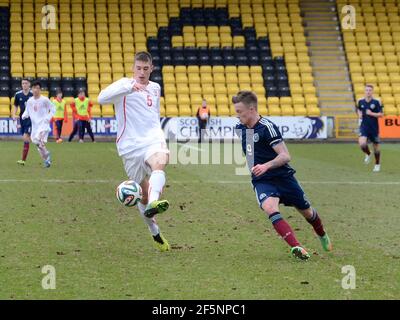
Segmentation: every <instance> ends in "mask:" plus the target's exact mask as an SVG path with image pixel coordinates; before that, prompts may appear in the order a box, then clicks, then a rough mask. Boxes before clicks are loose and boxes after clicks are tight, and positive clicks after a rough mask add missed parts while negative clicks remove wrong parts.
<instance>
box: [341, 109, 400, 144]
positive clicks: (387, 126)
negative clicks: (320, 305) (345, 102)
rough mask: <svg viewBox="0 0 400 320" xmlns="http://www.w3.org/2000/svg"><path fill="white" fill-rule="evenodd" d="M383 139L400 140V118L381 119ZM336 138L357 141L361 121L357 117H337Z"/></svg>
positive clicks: (380, 129)
mask: <svg viewBox="0 0 400 320" xmlns="http://www.w3.org/2000/svg"><path fill="white" fill-rule="evenodd" d="M378 121H379V135H380V137H381V138H383V139H385V138H389V139H400V117H398V116H385V117H382V118H379V120H378ZM334 126H335V136H336V138H339V139H356V138H357V137H358V134H359V126H360V120H359V118H358V117H357V116H356V115H351V116H349V115H346V116H344V115H343V116H342V115H340V116H336V117H335V124H334Z"/></svg>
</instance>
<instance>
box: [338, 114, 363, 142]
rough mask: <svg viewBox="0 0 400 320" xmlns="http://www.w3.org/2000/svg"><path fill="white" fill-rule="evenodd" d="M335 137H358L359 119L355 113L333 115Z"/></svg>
mask: <svg viewBox="0 0 400 320" xmlns="http://www.w3.org/2000/svg"><path fill="white" fill-rule="evenodd" d="M334 126H335V137H336V138H338V139H355V138H357V137H358V127H359V119H358V117H357V115H339V116H335V124H334Z"/></svg>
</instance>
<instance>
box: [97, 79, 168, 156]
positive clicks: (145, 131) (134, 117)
mask: <svg viewBox="0 0 400 320" xmlns="http://www.w3.org/2000/svg"><path fill="white" fill-rule="evenodd" d="M134 84H135V80H134V79H133V78H122V79H120V80H118V81H116V82H114V83H112V84H111V85H109V86H108V87H107V88H105V89H104V90H102V91H101V92H100V94H99V96H98V102H99V103H100V104H107V103H113V104H114V108H115V115H116V118H117V123H118V132H117V141H116V142H117V149H118V154H119V155H120V156H122V155H124V154H126V153H129V152H132V151H134V150H137V149H140V148H143V147H146V146H148V145H151V144H153V143H159V142H165V137H164V132H163V131H162V129H161V124H160V94H161V87H160V85H159V84H158V83H156V82H153V81H149V84H148V85H147V87H146V88H145V89H144V90H142V91H133V85H134Z"/></svg>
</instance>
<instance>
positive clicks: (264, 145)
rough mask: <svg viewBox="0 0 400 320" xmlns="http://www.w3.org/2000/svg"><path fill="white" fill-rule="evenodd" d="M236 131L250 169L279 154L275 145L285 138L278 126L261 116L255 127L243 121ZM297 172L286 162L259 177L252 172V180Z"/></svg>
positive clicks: (284, 175)
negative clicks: (246, 124) (250, 126)
mask: <svg viewBox="0 0 400 320" xmlns="http://www.w3.org/2000/svg"><path fill="white" fill-rule="evenodd" d="M235 131H236V134H238V136H239V138H240V139H241V142H242V150H243V153H244V154H245V155H246V160H247V164H248V166H249V169H251V168H252V167H253V166H255V165H257V164H264V163H266V162H268V161H271V160H273V159H275V158H276V156H277V155H278V154H277V153H276V152H275V150H274V148H273V147H274V146H275V145H277V144H278V143H281V142H282V141H283V138H282V135H281V133H280V131H279V129H278V127H277V126H276V125H275V124H274V123H273V122H271V121H269V120H268V119H266V118H263V117H260V119H259V121H258V122H257V123H256V125H255V126H254V128H247V127H246V126H245V125H243V124H242V123H238V124H237V125H236V130H235ZM295 172H296V171H295V170H294V169H293V168H292V167H291V166H289V164H285V165H283V166H281V167H279V168H275V169H271V170H268V171H267V172H265V173H264V174H263V175H261V176H259V177H256V176H255V175H253V174H252V180H253V181H254V180H261V179H268V178H275V177H287V176H291V175H293V174H294V173H295Z"/></svg>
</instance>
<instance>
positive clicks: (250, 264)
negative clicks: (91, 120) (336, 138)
mask: <svg viewBox="0 0 400 320" xmlns="http://www.w3.org/2000/svg"><path fill="white" fill-rule="evenodd" d="M48 146H49V149H50V150H51V151H52V155H53V159H54V164H53V166H52V167H51V168H50V169H44V168H42V167H41V161H40V159H39V155H38V154H37V151H36V150H35V148H33V146H32V145H31V150H30V154H29V156H28V162H27V164H26V166H25V167H19V166H17V164H16V163H15V162H16V160H18V159H19V158H20V154H21V149H22V142H0V155H1V156H0V243H1V245H0V298H1V299H399V298H400V253H399V240H398V239H399V234H398V233H399V230H400V218H399V214H400V210H399V206H400V203H399V199H400V196H399V195H400V161H399V159H400V146H399V145H396V144H383V145H382V172H380V173H372V164H371V165H369V166H365V165H364V164H363V158H364V157H363V155H362V154H361V152H360V151H359V150H358V147H357V146H356V145H355V144H289V150H290V151H291V154H292V158H293V161H292V165H293V166H294V167H295V169H296V170H297V172H298V173H297V174H296V176H297V178H298V179H299V181H300V182H301V184H302V186H303V188H304V189H305V191H306V194H307V195H308V197H309V198H310V200H311V202H312V204H313V205H314V206H315V207H316V208H317V209H318V211H319V213H320V215H321V217H322V219H323V222H324V225H325V227H326V229H327V230H328V232H329V235H330V237H331V239H332V241H333V244H334V251H333V252H332V253H325V252H323V251H322V249H321V246H320V243H319V240H318V239H317V238H316V237H315V236H314V234H313V232H312V228H311V226H310V225H309V224H308V223H307V222H306V221H305V220H304V219H303V218H302V217H301V216H300V215H299V214H298V213H297V212H296V211H295V210H294V209H292V208H286V207H282V210H281V212H282V213H283V216H284V217H285V218H287V219H288V221H289V222H290V223H291V225H292V227H293V228H294V229H295V232H296V234H297V236H298V238H299V240H300V241H301V242H302V244H303V245H304V246H305V247H306V248H308V249H309V250H310V252H311V253H312V257H311V259H310V261H308V262H305V263H304V262H301V261H296V260H294V259H293V258H291V257H290V256H289V249H288V247H287V246H286V244H285V243H284V242H283V241H282V240H280V239H279V238H278V237H277V235H276V234H275V231H274V230H273V228H272V226H271V223H270V222H269V221H268V220H267V218H266V216H265V215H264V214H263V212H262V211H261V210H260V209H259V208H258V206H257V203H256V199H255V195H254V193H253V191H252V188H251V185H250V183H249V177H248V176H237V175H235V167H236V166H234V165H178V164H173V165H169V166H168V168H167V187H166V189H165V193H164V196H165V198H166V199H168V200H169V201H170V203H171V207H170V210H169V211H168V212H167V213H166V214H165V215H163V216H159V217H158V222H159V224H160V227H161V230H162V232H163V234H164V235H165V236H166V238H167V239H168V240H169V242H170V243H171V245H172V248H173V250H172V251H171V252H167V253H160V252H158V251H156V250H155V249H154V248H153V247H152V243H151V238H150V234H149V233H148V231H147V227H146V226H145V225H144V223H143V221H142V219H141V218H140V216H139V214H138V211H137V209H136V208H131V209H128V208H125V207H123V206H121V205H120V204H119V203H118V202H117V200H116V198H115V195H114V191H115V187H116V186H117V185H118V183H119V182H121V181H123V180H125V179H126V177H125V173H124V171H123V167H122V162H121V160H120V159H119V157H118V155H117V153H116V148H115V145H114V143H97V144H91V143H85V144H77V143H70V144H67V143H64V144H62V145H57V144H55V143H49V145H48ZM203 148H205V146H203ZM190 150H191V151H193V152H195V151H196V150H195V149H190ZM196 152H197V151H196ZM45 265H52V266H54V267H55V269H56V289H55V290H44V289H43V288H42V285H41V284H42V279H43V277H44V276H45V275H44V274H42V272H41V271H42V267H43V266H45ZM345 265H352V266H354V268H355V270H356V288H355V289H353V290H352V289H349V290H345V289H343V288H342V285H341V284H342V278H343V277H344V276H345V274H343V273H342V267H343V266H345Z"/></svg>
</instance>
